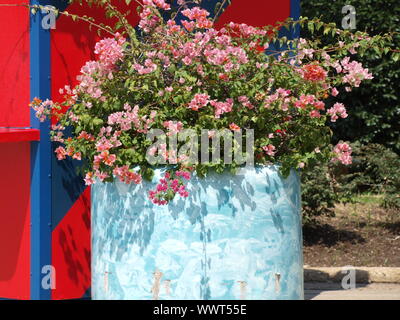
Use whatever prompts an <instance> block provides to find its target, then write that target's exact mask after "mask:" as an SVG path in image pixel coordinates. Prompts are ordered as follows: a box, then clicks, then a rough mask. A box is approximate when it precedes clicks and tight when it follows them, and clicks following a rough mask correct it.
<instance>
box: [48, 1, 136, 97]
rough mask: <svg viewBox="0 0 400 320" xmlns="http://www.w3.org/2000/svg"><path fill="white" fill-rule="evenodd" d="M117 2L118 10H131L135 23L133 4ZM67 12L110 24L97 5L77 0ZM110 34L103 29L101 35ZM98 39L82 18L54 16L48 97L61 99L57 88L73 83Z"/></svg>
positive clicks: (106, 35) (91, 56)
mask: <svg viewBox="0 0 400 320" xmlns="http://www.w3.org/2000/svg"><path fill="white" fill-rule="evenodd" d="M119 3H120V4H119V5H118V7H119V8H121V11H123V12H125V11H127V10H131V11H132V14H131V15H130V22H131V23H132V24H133V25H136V24H137V23H138V22H139V17H138V15H137V14H136V7H137V3H136V2H134V1H132V3H131V4H130V6H129V9H128V7H127V6H126V5H125V4H121V2H119ZM67 11H68V12H70V13H75V14H78V15H80V16H83V15H85V14H86V15H88V12H90V16H91V17H93V18H94V19H95V21H96V23H99V22H103V23H105V24H110V23H111V22H112V21H115V20H110V19H106V18H105V17H104V11H103V9H101V8H96V7H92V8H88V7H87V6H85V5H83V6H80V5H79V4H78V3H75V4H72V5H70V6H68V8H67ZM110 36H112V35H111V34H108V33H105V32H103V33H102V34H101V37H102V38H103V37H110ZM98 40H100V38H99V36H98V35H97V33H96V29H95V28H94V27H93V28H92V31H90V30H89V25H88V24H87V23H85V22H82V21H76V22H74V21H72V19H71V18H70V17H66V16H60V18H59V19H57V23H56V29H55V30H54V31H53V32H52V34H51V70H52V88H51V89H52V91H51V94H52V98H53V100H54V101H59V99H60V98H61V96H60V94H59V89H60V88H63V87H64V86H65V85H70V86H71V87H72V86H73V85H76V84H77V80H76V77H77V75H79V73H80V69H81V67H82V66H83V65H84V64H85V62H86V61H89V60H94V59H95V55H94V53H93V51H94V46H95V44H96V42H97V41H98Z"/></svg>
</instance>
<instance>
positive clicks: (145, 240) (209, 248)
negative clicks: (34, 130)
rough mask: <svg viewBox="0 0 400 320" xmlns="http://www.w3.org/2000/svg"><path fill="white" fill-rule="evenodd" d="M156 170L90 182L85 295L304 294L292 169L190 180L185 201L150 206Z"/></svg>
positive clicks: (267, 296)
mask: <svg viewBox="0 0 400 320" xmlns="http://www.w3.org/2000/svg"><path fill="white" fill-rule="evenodd" d="M161 174H162V170H157V172H156V176H155V179H154V181H153V183H144V184H142V185H138V186H137V185H130V186H128V185H125V184H123V183H119V182H115V183H105V184H103V183H98V184H95V185H94V186H93V187H92V296H93V299H134V300H141V299H149V300H150V299H160V300H162V299H166V300H169V299H173V300H183V299H193V300H198V299H200V300H201V299H207V300H208V299H227V300H231V299H232V300H233V299H254V300H269V299H303V255H302V235H301V217H300V205H301V201H300V181H299V176H298V174H297V173H296V172H294V171H292V173H291V175H290V176H289V178H288V179H286V180H285V179H283V178H282V177H281V176H280V175H279V174H278V169H277V168H276V167H259V168H253V169H245V170H242V172H241V174H239V175H236V176H233V175H230V174H223V175H219V174H213V175H210V176H208V177H207V178H206V179H198V178H196V177H193V178H192V180H191V181H190V183H189V185H188V188H189V190H190V196H189V198H188V199H185V200H183V199H176V200H175V201H174V203H173V204H170V205H168V206H155V205H153V204H151V202H150V201H149V200H148V197H147V193H148V191H149V190H150V189H154V186H155V183H156V182H157V181H158V179H159V178H160V176H161Z"/></svg>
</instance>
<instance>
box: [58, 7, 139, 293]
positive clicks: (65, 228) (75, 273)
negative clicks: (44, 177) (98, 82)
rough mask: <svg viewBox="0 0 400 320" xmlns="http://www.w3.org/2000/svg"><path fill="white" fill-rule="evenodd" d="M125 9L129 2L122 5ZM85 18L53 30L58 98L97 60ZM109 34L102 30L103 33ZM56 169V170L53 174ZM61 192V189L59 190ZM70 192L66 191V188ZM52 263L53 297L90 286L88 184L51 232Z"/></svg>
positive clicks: (99, 13)
mask: <svg viewBox="0 0 400 320" xmlns="http://www.w3.org/2000/svg"><path fill="white" fill-rule="evenodd" d="M119 6H120V7H121V8H125V9H126V5H122V4H121V5H119ZM129 8H130V10H132V11H133V14H132V15H131V17H132V18H131V23H132V24H137V23H138V21H139V18H138V16H137V14H136V4H135V5H134V4H133V3H132V4H131V5H130V7H129ZM66 10H67V11H68V12H70V13H75V14H78V15H81V16H82V15H84V14H86V15H88V12H89V10H90V16H93V17H94V18H95V21H96V22H104V23H107V22H108V23H109V22H110V20H109V19H105V18H104V11H103V9H101V8H90V9H89V8H88V7H87V6H80V5H79V4H77V3H75V4H73V5H70V6H69V7H68V8H67V9H66ZM95 31H96V30H94V29H93V30H92V31H90V30H89V28H88V25H87V24H86V23H84V22H74V21H72V19H71V18H70V17H65V16H60V18H59V19H58V20H57V22H56V29H55V30H52V33H51V70H52V87H51V94H52V99H53V100H54V101H59V100H60V98H61V96H60V93H59V89H60V88H63V87H64V86H65V85H70V86H71V87H72V86H74V85H76V84H77V80H76V76H77V75H78V74H79V71H80V69H81V67H82V66H83V65H84V64H85V62H86V61H89V60H94V59H95V55H94V53H93V50H94V46H95V44H96V42H97V41H98V40H99V39H100V38H99V36H98V35H97V34H96V32H95ZM107 36H110V35H108V34H105V33H103V34H102V37H107ZM55 174H57V172H53V176H54V175H55ZM57 192H60V190H57ZM65 193H66V196H67V191H65ZM52 264H53V266H54V267H55V269H56V275H57V276H56V289H55V290H53V291H52V299H71V298H80V297H82V296H83V295H84V293H85V292H86V291H87V290H88V289H89V288H90V281H91V273H90V188H87V189H86V190H85V192H84V193H83V194H82V195H81V196H80V198H79V199H78V200H77V201H76V202H75V204H74V205H73V206H72V207H71V208H70V210H69V211H68V212H66V213H65V217H64V219H63V220H62V221H61V222H60V223H59V224H58V225H57V227H56V228H55V230H54V231H53V234H52Z"/></svg>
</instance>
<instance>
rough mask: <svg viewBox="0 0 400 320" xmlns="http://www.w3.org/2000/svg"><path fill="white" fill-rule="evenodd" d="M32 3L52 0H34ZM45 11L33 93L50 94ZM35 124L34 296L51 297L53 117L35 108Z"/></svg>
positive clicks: (34, 27) (35, 23)
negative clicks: (47, 272) (46, 270)
mask: <svg viewBox="0 0 400 320" xmlns="http://www.w3.org/2000/svg"><path fill="white" fill-rule="evenodd" d="M30 4H31V5H46V4H49V1H47V2H45V1H43V0H31V1H30ZM42 17H43V15H42V13H41V12H40V10H38V11H37V12H36V14H32V13H31V14H30V52H31V56H30V64H31V65H30V73H31V77H30V88H31V91H30V95H31V99H33V98H34V97H38V98H40V99H42V100H45V99H47V98H50V94H51V93H50V90H51V82H50V30H45V29H43V28H42V25H41V22H42ZM31 126H32V128H34V129H40V141H39V142H32V143H31V266H30V268H31V283H30V292H31V299H33V300H50V299H51V290H50V289H47V290H46V289H44V288H43V287H42V284H41V282H42V268H43V266H45V265H51V142H50V137H49V131H50V121H45V122H43V123H41V122H39V120H38V119H37V118H36V117H35V114H34V112H33V111H31Z"/></svg>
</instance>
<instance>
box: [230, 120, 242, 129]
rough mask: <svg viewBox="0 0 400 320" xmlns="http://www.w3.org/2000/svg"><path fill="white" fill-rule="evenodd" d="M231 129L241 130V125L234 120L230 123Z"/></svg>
mask: <svg viewBox="0 0 400 320" xmlns="http://www.w3.org/2000/svg"><path fill="white" fill-rule="evenodd" d="M229 129H231V130H232V131H240V127H239V126H238V125H237V124H235V123H233V122H232V123H231V124H230V125H229Z"/></svg>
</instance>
